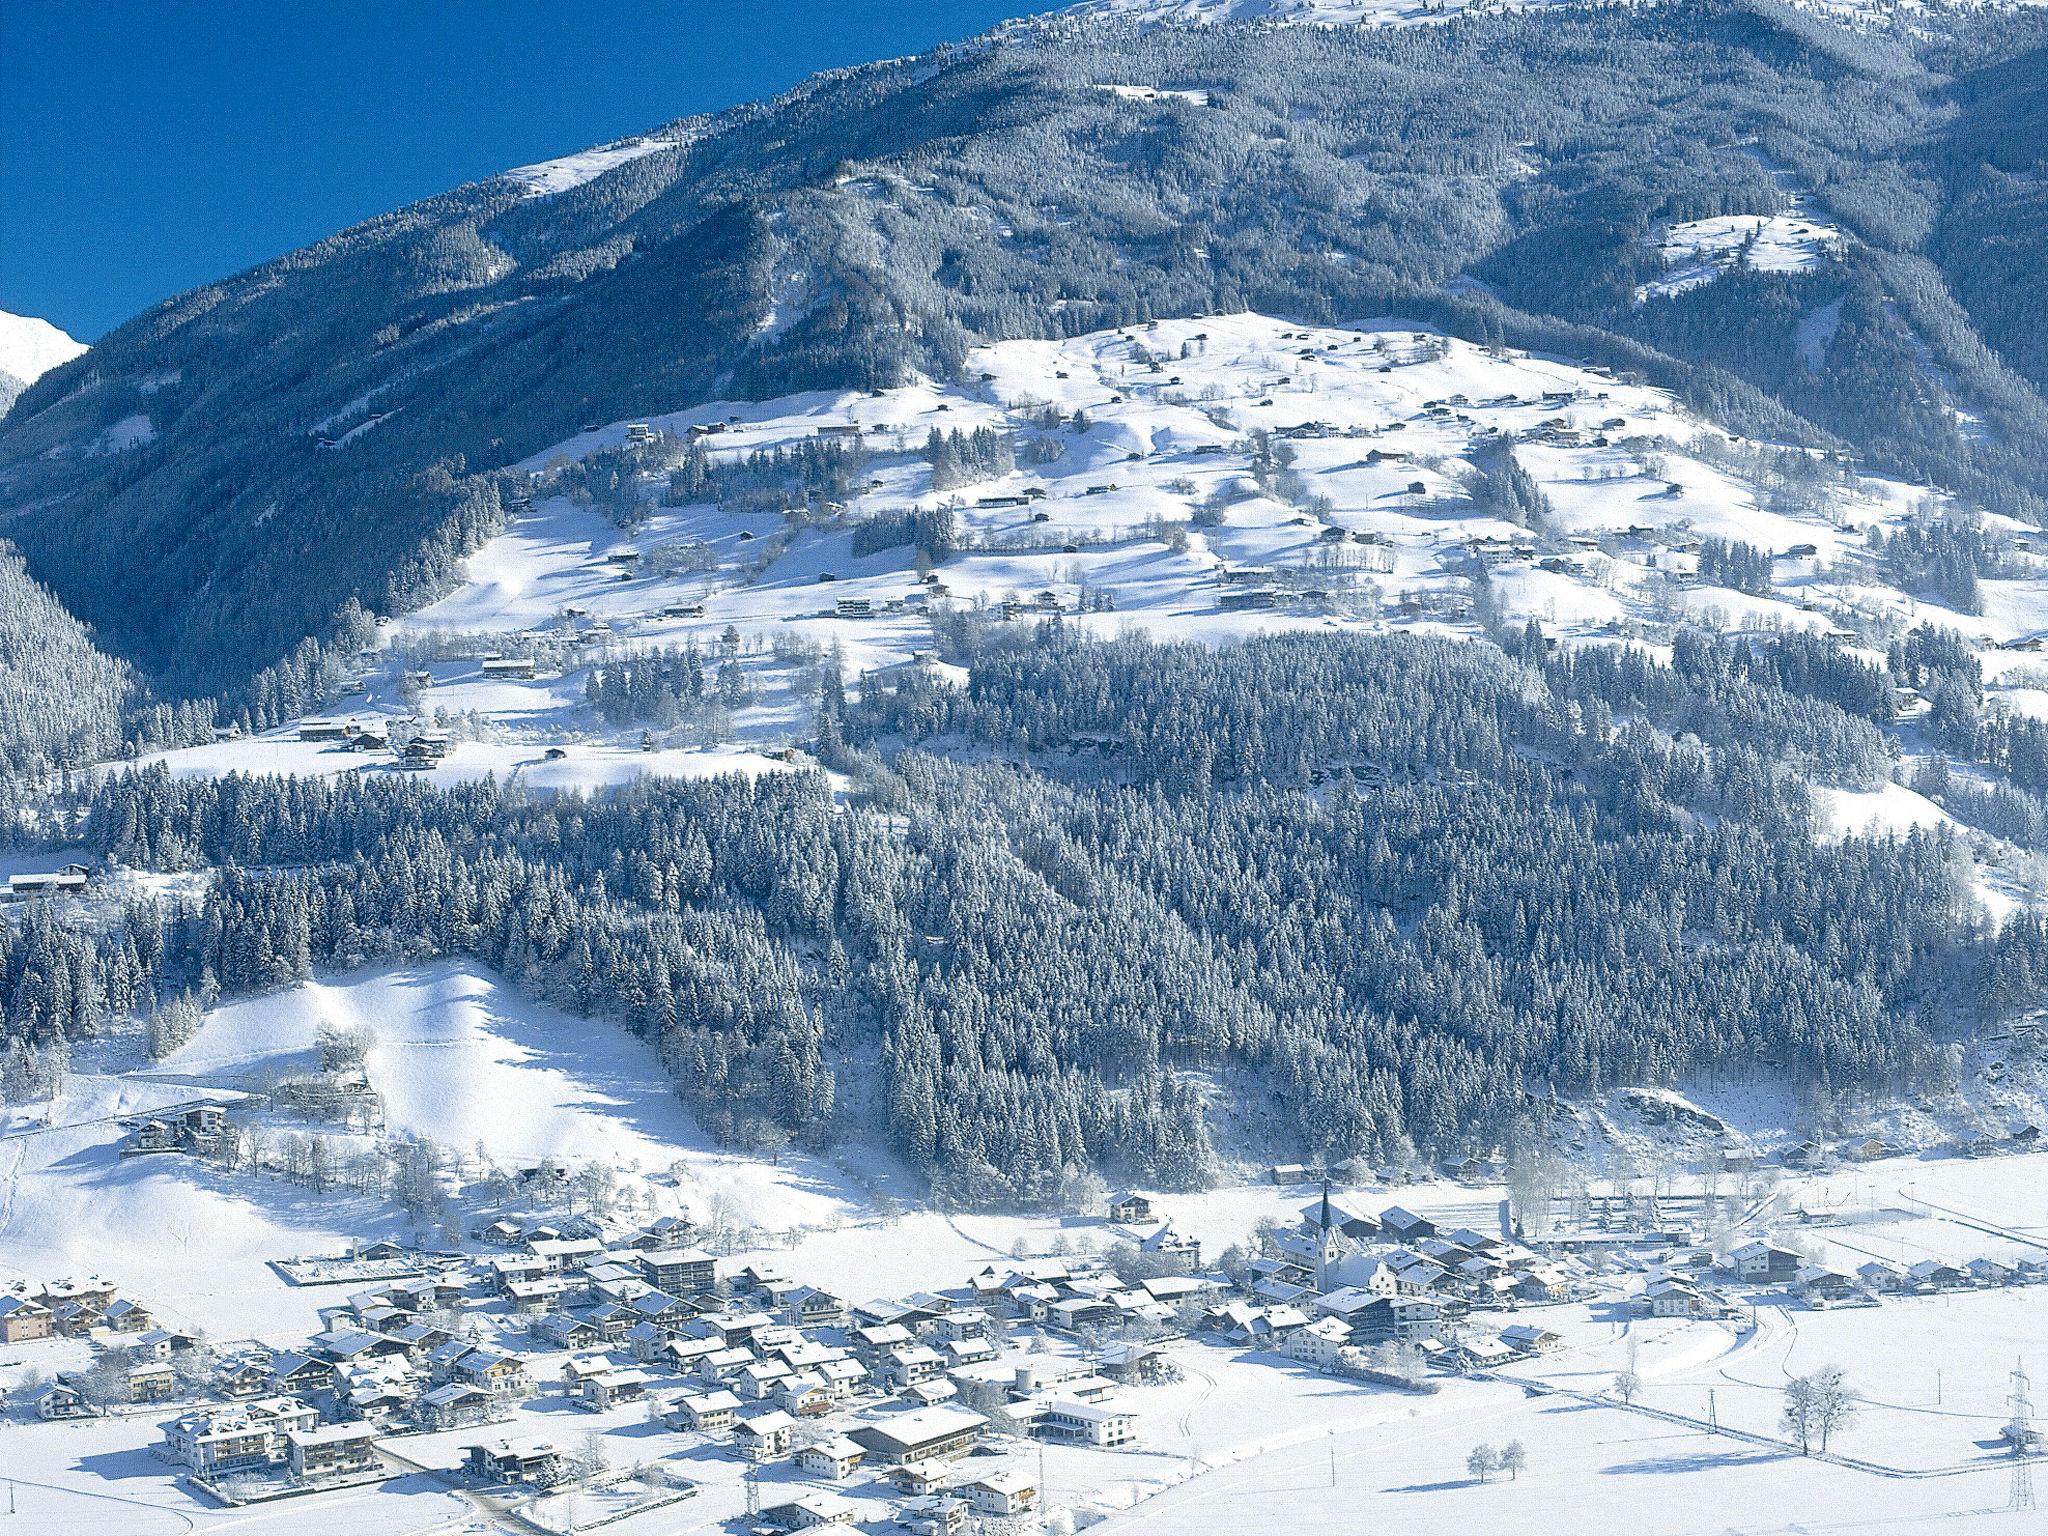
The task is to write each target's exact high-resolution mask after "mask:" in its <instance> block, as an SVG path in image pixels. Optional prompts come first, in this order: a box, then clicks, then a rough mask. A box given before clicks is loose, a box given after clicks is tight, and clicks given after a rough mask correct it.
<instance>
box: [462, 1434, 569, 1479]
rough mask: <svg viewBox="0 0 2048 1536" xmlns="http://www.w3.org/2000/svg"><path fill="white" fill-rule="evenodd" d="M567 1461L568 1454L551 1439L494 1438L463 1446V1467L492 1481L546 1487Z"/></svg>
mask: <svg viewBox="0 0 2048 1536" xmlns="http://www.w3.org/2000/svg"><path fill="white" fill-rule="evenodd" d="M567 1464H568V1458H567V1457H565V1456H564V1455H563V1454H562V1453H561V1451H559V1450H558V1449H556V1447H555V1445H554V1442H553V1441H550V1440H493V1441H491V1442H489V1443H488V1444H483V1445H466V1446H464V1447H463V1448H462V1465H463V1470H464V1471H466V1472H468V1473H469V1475H470V1476H471V1477H475V1478H481V1479H483V1480H485V1481H487V1482H492V1483H518V1484H524V1485H526V1486H529V1487H541V1488H545V1487H547V1486H549V1485H550V1484H552V1483H554V1482H555V1481H556V1480H557V1479H558V1478H559V1477H560V1476H561V1474H562V1471H563V1469H564V1468H565V1467H566V1466H567Z"/></svg>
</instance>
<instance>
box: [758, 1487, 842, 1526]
mask: <svg viewBox="0 0 2048 1536" xmlns="http://www.w3.org/2000/svg"><path fill="white" fill-rule="evenodd" d="M855 1513H856V1507H855V1506H854V1505H853V1504H852V1503H850V1502H848V1501H847V1500H845V1499H842V1498H841V1497H839V1495H838V1494H836V1493H822V1492H820V1493H805V1494H799V1495H798V1496H797V1497H796V1498H793V1499H789V1500H787V1501H785V1502H783V1503H781V1504H771V1505H769V1506H768V1507H767V1508H765V1509H763V1510H762V1511H761V1515H760V1523H761V1524H762V1525H763V1526H765V1527H767V1528H768V1529H770V1530H777V1531H814V1530H817V1529H818V1528H820V1527H821V1526H828V1525H851V1524H853V1518H854V1515H855Z"/></svg>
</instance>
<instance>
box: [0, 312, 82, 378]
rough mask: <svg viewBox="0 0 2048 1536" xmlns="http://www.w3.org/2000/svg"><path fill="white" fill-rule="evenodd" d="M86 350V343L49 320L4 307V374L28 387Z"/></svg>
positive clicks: (0, 349) (0, 333)
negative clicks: (16, 313)
mask: <svg viewBox="0 0 2048 1536" xmlns="http://www.w3.org/2000/svg"><path fill="white" fill-rule="evenodd" d="M84 350H85V343H84V342H82V341H73V340H72V339H71V338H70V337H69V336H67V335H65V334H64V333H63V332H62V331H60V330H58V329H57V327H56V326H54V325H52V324H50V322H49V321H47V320H38V319H36V318H35V317H34V316H33V315H10V314H9V313H7V311H6V310H4V309H0V373H4V374H6V375H7V376H8V377H9V378H11V379H14V380H16V381H18V382H19V383H20V384H21V385H22V386H23V387H24V388H26V387H27V386H28V385H30V384H33V383H35V381H36V380H37V379H39V378H41V377H42V376H43V375H44V374H46V373H48V372H49V371H50V370H51V369H52V368H55V367H56V366H57V365H58V364H60V363H68V362H70V361H71V359H73V358H74V357H77V356H78V355H79V354H80V353H81V352H83V351H84Z"/></svg>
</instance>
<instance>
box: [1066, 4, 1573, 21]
mask: <svg viewBox="0 0 2048 1536" xmlns="http://www.w3.org/2000/svg"><path fill="white" fill-rule="evenodd" d="M1570 3H1572V0H1081V4H1079V5H1076V6H1073V7H1071V8H1069V9H1068V10H1066V11H1064V12H1062V13H1061V14H1062V15H1067V16H1079V17H1093V18H1098V19H1105V18H1113V19H1118V20H1125V21H1135V22H1139V23H1141V24H1145V25H1172V26H1183V27H1208V26H1221V25H1223V24H1225V23H1228V22H1263V23H1269V24H1270V23H1287V24H1292V25H1300V26H1325V27H1344V26H1408V25H1415V24H1418V23H1422V22H1432V21H1443V20H1445V19H1447V18H1449V17H1451V16H1456V15H1459V14H1461V13H1463V12H1466V11H1479V12H1484V11H1493V12H1502V11H1525V10H1543V9H1548V8H1549V7H1551V6H1552V5H1566V4H1570Z"/></svg>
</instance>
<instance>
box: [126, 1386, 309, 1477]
mask: <svg viewBox="0 0 2048 1536" xmlns="http://www.w3.org/2000/svg"><path fill="white" fill-rule="evenodd" d="M319 1422H320V1415H319V1414H318V1413H316V1412H315V1411H314V1410H313V1408H312V1407H311V1406H310V1405H308V1404H306V1403H302V1402H300V1401H299V1400H298V1399H296V1398H291V1397H269V1398H262V1399H259V1400H258V1401H255V1402H250V1403H240V1404H237V1405H235V1406H234V1407H231V1408H208V1409H202V1410H201V1411H199V1412H196V1413H188V1414H185V1415H183V1416H182V1417H180V1418H176V1419H173V1420H172V1421H171V1422H170V1423H169V1424H167V1425H165V1426H164V1438H163V1440H162V1441H161V1442H160V1443H159V1444H158V1446H157V1447H156V1451H157V1454H158V1455H159V1456H161V1457H162V1458H163V1459H165V1460H166V1461H173V1462H177V1463H179V1464H180V1465H182V1466H184V1467H186V1468H188V1469H189V1470H190V1471H191V1472H192V1474H193V1475H194V1476H195V1477H203V1478H215V1477H221V1476H226V1475H229V1474H233V1473H241V1472H259V1471H264V1470H266V1469H269V1468H274V1467H279V1466H282V1465H284V1464H285V1463H286V1462H287V1461H289V1460H290V1456H291V1446H290V1442H289V1441H288V1439H287V1438H286V1437H287V1436H288V1435H290V1434H292V1433H294V1432H300V1433H303V1432H304V1431H306V1430H309V1429H311V1428H313V1426H314V1425H316V1424H317V1423H319Z"/></svg>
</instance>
